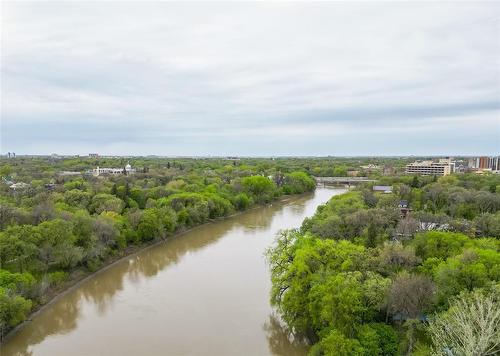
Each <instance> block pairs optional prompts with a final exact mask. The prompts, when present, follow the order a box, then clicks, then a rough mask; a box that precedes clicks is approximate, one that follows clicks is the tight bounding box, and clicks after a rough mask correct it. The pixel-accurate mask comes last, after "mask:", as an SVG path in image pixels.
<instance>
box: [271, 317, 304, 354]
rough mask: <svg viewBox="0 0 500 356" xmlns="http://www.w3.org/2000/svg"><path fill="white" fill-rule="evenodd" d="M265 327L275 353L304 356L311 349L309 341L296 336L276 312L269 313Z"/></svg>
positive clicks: (272, 350) (272, 351)
mask: <svg viewBox="0 0 500 356" xmlns="http://www.w3.org/2000/svg"><path fill="white" fill-rule="evenodd" d="M263 329H264V331H265V332H266V337H267V341H268V343H269V349H270V351H271V353H272V354H273V355H279V356H295V355H297V356H303V355H305V354H306V353H307V350H308V349H309V346H308V345H307V342H306V341H305V340H300V339H298V338H296V337H294V336H293V335H292V333H291V332H290V330H289V329H288V328H287V327H286V326H285V325H284V324H283V323H282V321H281V320H280V319H279V317H278V316H276V315H275V314H274V313H272V314H271V315H269V320H268V321H267V322H266V323H265V324H264V326H263Z"/></svg>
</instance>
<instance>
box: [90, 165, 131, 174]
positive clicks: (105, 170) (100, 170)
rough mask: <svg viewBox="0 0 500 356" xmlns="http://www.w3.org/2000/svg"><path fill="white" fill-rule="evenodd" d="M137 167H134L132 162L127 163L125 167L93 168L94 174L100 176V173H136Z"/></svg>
mask: <svg viewBox="0 0 500 356" xmlns="http://www.w3.org/2000/svg"><path fill="white" fill-rule="evenodd" d="M135 171H136V170H135V169H134V168H132V166H131V165H130V164H127V165H126V166H125V167H124V168H101V167H99V166H98V167H97V168H94V169H93V170H92V175H94V176H96V177H97V176H100V175H103V174H104V175H115V176H116V175H120V174H124V175H129V174H134V173H135Z"/></svg>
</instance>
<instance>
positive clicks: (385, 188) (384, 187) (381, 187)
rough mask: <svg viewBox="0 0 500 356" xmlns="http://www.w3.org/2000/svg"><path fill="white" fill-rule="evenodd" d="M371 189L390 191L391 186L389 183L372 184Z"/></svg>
mask: <svg viewBox="0 0 500 356" xmlns="http://www.w3.org/2000/svg"><path fill="white" fill-rule="evenodd" d="M372 189H373V191H374V192H382V193H386V194H388V193H392V187H391V186H390V185H374V186H373V188H372Z"/></svg>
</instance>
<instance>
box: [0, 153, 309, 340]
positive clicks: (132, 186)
mask: <svg viewBox="0 0 500 356" xmlns="http://www.w3.org/2000/svg"><path fill="white" fill-rule="evenodd" d="M128 162H129V160H126V159H123V158H114V159H113V158H101V159H91V158H66V159H59V158H54V157H16V158H15V159H9V160H6V159H4V160H3V161H2V162H1V163H2V165H1V167H0V176H1V178H2V182H1V183H0V330H1V331H2V333H5V332H6V331H8V330H9V329H10V328H12V327H13V326H15V325H17V324H19V323H20V322H22V321H23V320H25V318H26V317H27V315H29V313H30V311H32V310H33V309H34V308H36V307H37V306H39V305H41V304H43V303H45V302H46V301H47V299H49V298H50V297H51V296H52V295H53V294H54V293H55V292H56V291H57V290H58V289H61V288H63V287H64V286H65V284H67V283H70V282H71V281H72V280H75V279H77V278H78V277H79V276H80V277H81V276H82V275H86V274H88V273H89V272H92V271H95V270H97V269H99V268H100V267H101V266H103V265H104V264H106V263H109V262H110V261H111V260H113V259H116V258H119V257H120V256H123V255H125V254H126V253H128V252H129V251H130V250H131V249H132V248H133V247H134V246H141V245H143V244H148V243H152V242H155V241H158V240H162V239H166V238H168V237H169V236H171V235H173V234H175V233H177V232H182V231H184V230H186V229H188V228H190V227H193V226H196V225H199V224H202V223H204V222H207V221H210V220H212V219H217V218H221V217H225V216H228V215H230V214H233V213H235V212H237V211H242V210H245V209H247V208H249V207H251V206H253V205H256V204H265V203H268V202H271V201H272V200H274V199H277V198H279V197H280V196H282V195H283V194H300V193H304V192H307V191H311V190H313V189H314V188H315V182H314V180H313V179H312V178H311V177H310V175H309V174H308V173H306V172H307V169H306V168H305V166H304V164H303V162H298V161H295V160H283V161H281V162H279V163H278V162H274V161H272V160H257V159H253V160H248V161H246V162H242V161H239V160H234V159H233V160H227V159H226V160H225V159H159V158H135V159H131V160H130V163H131V164H132V165H133V167H134V168H136V172H135V173H134V174H118V175H113V176H102V175H100V176H94V175H92V174H85V172H86V171H88V170H91V169H92V168H95V167H96V166H100V167H118V168H120V167H125V166H126V164H127V163H128ZM65 171H66V172H67V171H71V172H80V173H82V174H77V173H76V174H75V175H67V174H65V173H62V172H65ZM124 173H125V171H124ZM19 183H25V184H27V185H21V186H18V187H17V188H16V189H13V188H12V185H13V184H19Z"/></svg>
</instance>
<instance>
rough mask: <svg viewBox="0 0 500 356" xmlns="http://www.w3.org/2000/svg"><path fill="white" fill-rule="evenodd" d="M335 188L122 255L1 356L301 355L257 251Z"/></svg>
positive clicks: (294, 224) (11, 342)
mask: <svg viewBox="0 0 500 356" xmlns="http://www.w3.org/2000/svg"><path fill="white" fill-rule="evenodd" d="M342 192H344V190H341V189H331V188H318V189H317V190H316V191H315V192H314V193H313V194H310V195H305V196H300V197H292V198H288V199H287V200H286V201H284V202H279V203H274V204H272V205H270V206H267V207H262V208H257V209H253V210H250V211H248V212H245V213H243V214H240V215H237V216H234V217H231V218H228V219H226V220H222V221H218V222H215V223H210V224H206V225H203V226H200V227H198V228H196V229H194V230H191V231H189V232H187V233H185V234H183V235H180V236H178V237H175V238H172V239H170V240H168V241H165V242H163V243H161V244H158V245H155V246H153V247H151V248H148V249H145V250H143V251H141V252H140V253H138V254H136V255H132V256H130V257H127V258H125V259H123V260H121V261H120V262H118V263H116V264H115V265H113V266H111V267H110V268H108V269H105V270H103V271H101V272H99V273H97V274H96V275H94V276H92V277H91V278H89V279H87V280H86V281H84V282H83V283H81V284H79V285H78V286H77V287H76V288H74V289H72V290H70V291H69V292H67V293H65V294H64V295H62V296H60V297H59V298H58V299H57V300H56V301H55V302H54V303H52V304H50V305H49V306H48V307H46V308H45V309H43V310H42V312H41V313H39V314H38V315H36V316H35V317H34V318H33V320H32V321H30V322H28V323H27V324H26V326H25V327H24V328H22V329H21V330H20V331H19V332H18V333H16V334H15V335H13V337H12V338H10V339H9V340H8V341H7V342H6V343H5V344H4V345H3V346H2V348H1V352H0V354H1V356H11V355H50V356H57V355H64V356H67V355H69V356H71V355H89V356H90V355H92V356H94V355H123V356H126V355H141V356H142V355H259V356H260V355H290V356H293V355H305V354H306V353H307V347H306V346H305V345H303V344H301V343H299V342H294V341H291V340H290V339H289V338H288V337H287V335H286V333H285V332H284V331H283V329H282V328H281V326H280V323H279V321H278V320H277V318H276V317H275V316H273V315H274V314H273V310H272V308H271V306H270V304H269V290H270V287H271V284H270V277H269V271H268V267H267V265H266V260H265V258H264V255H263V253H264V251H265V249H266V248H267V247H268V246H270V245H271V244H272V243H273V240H274V239H275V236H276V233H277V232H278V231H279V230H281V229H288V228H293V227H299V226H300V225H301V223H302V220H303V219H304V218H305V217H307V216H311V215H312V214H314V212H315V210H316V208H317V206H318V205H320V204H322V203H324V202H326V201H327V200H328V199H329V198H330V197H332V196H333V195H336V194H340V193H342Z"/></svg>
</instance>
